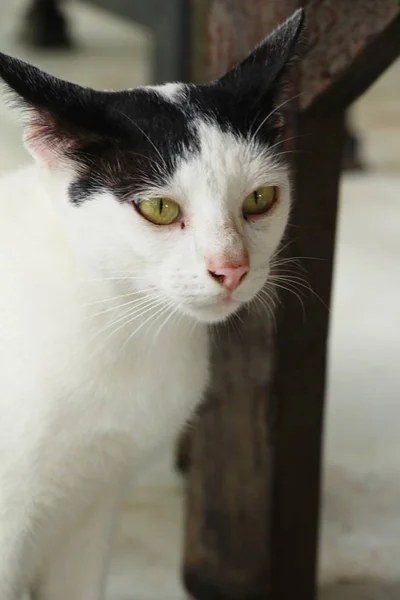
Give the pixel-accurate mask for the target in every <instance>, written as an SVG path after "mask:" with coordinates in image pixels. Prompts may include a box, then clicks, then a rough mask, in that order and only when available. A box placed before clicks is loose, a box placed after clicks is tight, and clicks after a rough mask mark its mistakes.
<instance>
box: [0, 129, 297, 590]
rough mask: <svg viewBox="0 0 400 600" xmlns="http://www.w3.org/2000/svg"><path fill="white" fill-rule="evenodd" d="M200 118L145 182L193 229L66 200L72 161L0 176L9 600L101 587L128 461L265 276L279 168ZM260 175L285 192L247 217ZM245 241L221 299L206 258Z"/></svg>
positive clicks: (198, 378)
mask: <svg viewBox="0 0 400 600" xmlns="http://www.w3.org/2000/svg"><path fill="white" fill-rule="evenodd" d="M196 127H198V130H199V131H200V134H201V152H200V153H199V154H194V155H193V157H192V158H187V159H183V158H182V160H181V162H180V164H179V165H178V168H177V170H176V172H175V175H174V176H173V178H172V180H171V181H170V182H169V184H168V185H167V186H166V187H165V188H164V189H155V188H150V187H149V190H148V191H149V192H152V193H157V195H160V194H161V195H163V196H172V197H174V198H175V199H176V200H177V201H178V202H179V203H180V205H181V208H182V211H183V213H184V215H185V223H186V227H185V229H181V228H180V226H179V225H176V226H171V227H165V228H156V227H154V226H153V225H151V224H149V223H148V222H147V221H145V220H144V219H143V218H142V217H141V216H140V215H139V214H138V213H137V212H136V211H135V210H134V209H133V208H132V206H131V205H130V204H129V203H120V202H118V201H117V200H116V199H115V198H114V197H113V195H112V194H111V193H108V192H104V193H103V194H101V195H98V196H97V197H94V198H91V199H88V200H86V201H85V202H84V203H83V204H82V205H81V206H79V207H76V206H73V205H72V204H71V202H70V201H69V199H68V196H67V189H68V185H69V183H70V182H71V180H72V178H73V172H72V169H70V168H68V167H66V166H65V165H64V166H61V165H57V164H56V165H54V164H53V165H52V167H51V169H47V168H45V167H44V166H41V167H39V166H36V165H35V166H31V167H29V168H26V169H24V170H21V171H18V172H14V173H11V174H9V175H6V176H3V177H2V179H0V281H1V293H0V382H1V395H0V598H1V600H19V598H20V596H21V594H22V593H24V592H26V591H27V590H28V589H29V590H31V591H33V592H34V594H35V595H34V598H35V600H99V599H100V598H101V597H102V593H103V585H104V579H105V574H106V568H107V558H108V553H109V547H110V540H111V533H112V529H113V522H114V518H115V514H116V511H117V509H118V505H119V501H120V496H121V494H122V492H123V488H124V484H125V483H126V481H127V479H128V477H129V473H130V471H132V472H133V474H134V473H135V472H137V471H138V470H139V468H141V466H142V465H143V464H144V462H145V460H146V457H147V456H148V455H149V454H150V452H151V451H152V449H153V448H154V447H155V446H157V445H159V444H160V443H162V442H163V441H164V440H165V441H167V440H168V439H169V438H170V437H171V436H174V435H176V433H177V432H178V430H179V428H180V427H181V426H182V425H183V424H184V422H185V421H186V420H187V419H189V418H190V416H191V414H192V413H193V410H194V408H195V406H196V404H197V402H198V401H199V400H200V399H201V397H202V395H203V392H204V389H205V386H206V385H207V380H208V371H209V366H208V363H209V357H208V343H207V323H208V322H213V321H218V320H221V319H224V318H226V317H227V316H229V314H230V313H231V312H232V311H233V310H236V309H237V308H238V307H240V306H241V305H242V304H244V303H246V302H249V301H251V300H252V299H253V298H254V296H255V295H256V294H257V292H258V291H259V290H260V289H261V288H262V286H263V285H264V283H265V280H266V278H267V277H268V272H269V266H270V260H271V257H272V256H273V254H274V253H275V251H276V249H277V246H278V244H279V242H280V240H281V238H282V235H283V232H284V228H285V225H286V221H287V218H288V212H289V205H290V192H289V184H288V177H287V172H286V169H285V168H283V167H282V166H278V164H277V163H275V162H274V161H273V158H272V156H269V154H268V152H266V151H265V150H262V149H261V148H260V147H257V146H256V145H255V144H252V143H245V142H244V141H239V140H238V139H237V138H235V136H233V135H232V134H228V133H223V132H221V131H220V130H219V129H218V128H217V127H216V126H214V125H212V124H210V123H205V122H199V123H197V124H196ZM39 158H40V157H39ZM260 185H278V186H279V187H280V190H281V195H280V200H279V203H278V204H277V205H276V207H275V208H274V209H273V211H272V212H271V214H270V215H267V216H265V217H264V218H259V219H257V220H256V221H254V222H252V221H245V220H244V219H243V216H242V212H241V205H242V202H243V198H244V197H245V196H246V194H248V193H249V192H251V191H252V190H253V189H254V188H256V187H258V186H260ZM243 250H244V251H246V252H248V253H249V256H250V267H251V270H250V273H249V274H248V276H247V277H246V279H245V280H244V282H243V284H242V285H241V286H240V287H239V288H238V289H237V290H236V291H235V292H234V295H233V298H234V300H235V302H234V303H232V304H231V305H227V304H221V303H220V302H219V299H220V298H221V286H220V285H219V284H218V283H217V282H216V281H214V280H213V279H212V278H211V277H210V275H209V274H208V272H207V260H208V258H209V257H212V258H215V257H217V258H218V259H221V260H230V259H232V258H234V257H235V256H237V255H238V254H240V253H241V252H242V251H243ZM128 302H130V303H131V304H127V303H128ZM129 310H130V311H132V312H131V313H129V312H127V311H129Z"/></svg>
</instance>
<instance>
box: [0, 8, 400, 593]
mask: <svg viewBox="0 0 400 600" xmlns="http://www.w3.org/2000/svg"><path fill="white" fill-rule="evenodd" d="M116 4H118V2H116ZM27 9H28V5H27V3H26V1H25V0H13V1H11V0H0V50H1V51H3V52H6V53H9V54H13V55H16V56H19V57H20V58H23V59H26V60H28V61H30V62H32V63H34V64H36V65H38V66H39V67H41V68H43V69H45V70H47V71H49V72H51V73H53V74H55V75H58V76H60V77H62V78H65V79H69V80H73V81H76V82H78V83H82V84H85V85H89V86H93V87H97V88H108V89H120V88H126V87H135V86H138V85H144V84H147V83H152V82H153V80H154V77H155V75H154V70H153V58H154V52H155V44H154V39H153V38H152V34H151V32H150V31H149V30H147V29H146V28H144V27H141V26H140V25H139V24H136V23H135V22H133V21H130V20H127V19H124V18H121V17H120V18H119V17H117V16H115V15H112V14H111V13H110V12H107V11H105V10H101V9H99V8H94V7H93V6H90V5H88V4H84V3H77V2H65V3H64V5H63V9H64V11H65V14H66V15H67V23H68V28H69V31H70V38H68V37H66V35H67V32H66V30H64V28H63V25H62V24H61V25H60V22H58V21H57V19H58V17H57V15H56V16H55V17H54V15H53V17H52V18H55V20H54V22H53V26H52V27H51V28H50V30H49V29H47V33H46V31H44V32H43V31H42V32H41V31H40V27H38V26H37V22H36V24H35V19H36V18H37V15H36V16H35V14H30V16H29V20H28V21H27V20H26V18H25V15H26V11H27ZM27 23H28V26H27ZM43 36H44V37H43ZM68 40H70V41H72V42H73V45H72V47H71V48H70V49H67V48H65V47H64V48H63V46H65V45H67V43H68ZM38 42H41V43H42V44H44V46H46V44H47V45H49V47H47V48H46V47H42V48H40V47H38V46H37V44H38ZM172 42H173V40H171V43H172ZM52 44H59V45H60V47H59V48H58V49H55V48H52V47H51V45H52ZM399 95H400V61H398V62H397V63H395V64H394V65H393V66H392V67H391V68H390V69H389V70H388V71H387V72H386V73H385V74H384V76H383V77H381V79H380V80H379V81H378V82H377V83H376V84H375V85H374V86H373V88H371V89H370V90H369V91H368V93H367V94H365V95H364V96H363V97H362V98H361V99H360V100H359V101H358V102H357V103H356V104H355V105H354V106H353V107H352V110H351V112H350V114H349V123H350V125H351V129H352V130H353V132H355V134H356V137H357V139H358V141H359V149H358V160H357V162H358V163H359V164H358V165H354V164H353V166H360V165H362V166H363V168H362V169H354V170H347V171H345V173H344V174H343V177H342V182H341V200H340V203H341V204H340V222H339V231H338V245H337V260H336V272H335V287H334V302H333V311H332V321H331V323H332V325H331V336H330V359H329V389H328V405H327V410H328V413H327V421H326V428H325V455H324V488H323V524H322V537H321V559H320V584H321V593H320V599H321V600H333V599H335V600H336V599H337V600H350V599H351V600H378V599H379V600H382V599H385V600H386V599H392V598H393V599H394V598H396V599H398V598H399V597H400V571H399V565H400V434H399V431H400V394H399V390H400V368H399V360H400V267H399V265H400V103H399V100H398V98H399ZM328 143H329V140H327V144H328ZM28 160H29V157H28V155H27V154H26V152H25V150H24V148H23V146H22V142H21V129H20V126H19V124H18V122H17V119H16V115H15V114H12V113H11V112H10V111H9V110H8V109H7V108H6V106H5V103H4V102H2V103H1V104H0V173H2V172H5V171H6V170H9V169H12V168H14V167H15V166H18V165H20V164H24V163H26V162H27V161H28ZM172 455H173V449H171V453H170V455H169V456H165V455H163V456H162V457H160V458H159V460H157V461H155V463H154V465H153V468H152V469H151V470H150V471H149V473H148V474H147V475H146V477H145V478H144V479H143V481H141V483H140V486H139V487H138V489H137V490H136V492H135V495H134V496H132V499H130V500H129V501H128V502H127V503H126V504H125V506H124V511H123V514H122V515H121V520H120V529H119V535H118V540H117V544H116V548H115V553H114V557H113V568H112V573H111V576H110V581H109V597H108V600H139V599H140V600H181V599H183V598H184V597H185V594H184V591H183V590H182V588H181V586H180V583H179V565H180V548H181V539H182V505H183V487H182V485H183V484H182V481H181V479H180V478H179V476H178V475H177V474H176V473H175V472H174V469H173V467H172V464H173V459H172Z"/></svg>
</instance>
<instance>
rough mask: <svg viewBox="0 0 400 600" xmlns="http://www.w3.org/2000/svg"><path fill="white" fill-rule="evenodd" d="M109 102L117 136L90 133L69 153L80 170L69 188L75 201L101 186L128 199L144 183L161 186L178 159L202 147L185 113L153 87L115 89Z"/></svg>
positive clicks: (108, 96) (172, 170) (120, 197)
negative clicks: (95, 136)
mask: <svg viewBox="0 0 400 600" xmlns="http://www.w3.org/2000/svg"><path fill="white" fill-rule="evenodd" d="M107 103H108V106H109V118H110V119H112V120H113V121H116V122H118V123H119V127H118V128H116V129H115V131H114V133H113V135H112V136H110V135H102V136H99V137H98V138H97V139H94V140H90V137H89V140H88V142H87V143H83V144H82V145H80V146H79V147H77V148H74V149H73V150H72V152H70V153H69V158H71V159H72V160H74V162H75V163H76V165H77V166H78V168H79V178H78V180H77V181H75V182H74V183H73V184H72V185H71V188H70V195H71V199H72V201H73V202H75V203H77V204H79V203H80V202H82V200H84V199H85V198H87V197H88V196H89V195H90V194H91V193H93V192H96V191H99V190H101V189H102V188H106V189H109V190H112V191H113V193H114V194H115V195H116V196H117V198H118V199H120V200H121V201H125V200H129V199H132V197H133V196H134V195H135V194H138V193H140V191H141V190H142V189H143V188H145V187H146V186H147V187H148V186H149V185H156V186H162V185H163V184H165V183H166V182H167V181H168V179H169V178H170V177H171V176H172V175H173V173H174V171H175V169H176V163H177V160H178V158H179V157H182V156H183V155H188V154H190V153H193V152H196V151H199V149H200V141H199V139H198V136H197V134H196V131H195V129H194V128H193V126H192V122H191V119H190V118H189V115H188V114H187V112H186V111H185V110H184V109H183V107H182V106H180V105H179V104H175V103H173V102H171V101H169V100H167V99H166V98H164V97H163V96H162V94H160V93H158V92H157V91H155V90H152V89H137V90H133V91H127V92H111V93H108V94H107ZM118 132H119V133H118Z"/></svg>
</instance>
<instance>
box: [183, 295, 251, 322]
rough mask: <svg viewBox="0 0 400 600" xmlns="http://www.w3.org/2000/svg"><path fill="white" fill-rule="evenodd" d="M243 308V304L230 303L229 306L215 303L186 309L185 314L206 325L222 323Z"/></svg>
mask: <svg viewBox="0 0 400 600" xmlns="http://www.w3.org/2000/svg"><path fill="white" fill-rule="evenodd" d="M241 306H242V303H241V302H235V301H232V302H229V304H228V303H227V304H222V303H215V304H207V305H203V306H196V307H186V310H185V312H187V314H188V315H189V316H190V317H192V318H194V319H195V320H196V321H199V322H200V323H205V324H210V325H212V324H215V323H222V322H223V321H225V320H226V319H228V318H229V317H231V316H232V315H233V314H234V313H235V312H237V311H238V310H239V308H240V307H241Z"/></svg>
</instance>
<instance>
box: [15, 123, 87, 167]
mask: <svg viewBox="0 0 400 600" xmlns="http://www.w3.org/2000/svg"><path fill="white" fill-rule="evenodd" d="M24 141H25V143H26V145H27V147H28V149H29V150H30V152H32V154H33V155H34V156H35V157H37V158H38V159H39V160H40V162H42V163H43V164H45V165H46V166H47V167H55V166H56V165H59V164H60V162H61V161H62V159H63V157H64V156H65V154H66V153H67V152H68V151H69V150H71V149H73V147H74V145H75V144H76V142H75V141H74V140H73V138H71V137H69V136H68V135H67V133H66V132H64V131H62V130H60V129H59V128H57V125H56V123H55V120H54V118H53V117H52V115H51V114H50V113H48V112H47V111H35V113H34V115H33V117H32V119H31V121H30V123H29V124H28V125H27V127H26V128H25V134H24Z"/></svg>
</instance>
